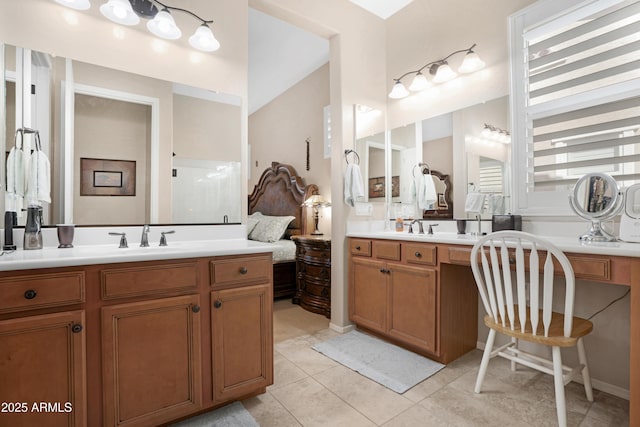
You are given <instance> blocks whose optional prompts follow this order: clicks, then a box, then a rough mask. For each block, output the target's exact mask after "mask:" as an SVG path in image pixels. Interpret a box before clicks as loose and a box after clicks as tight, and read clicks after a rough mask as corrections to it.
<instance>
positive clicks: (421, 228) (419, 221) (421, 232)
mask: <svg viewBox="0 0 640 427" xmlns="http://www.w3.org/2000/svg"><path fill="white" fill-rule="evenodd" d="M416 222H417V223H418V226H419V228H418V233H419V234H424V228H423V227H422V220H420V219H414V220H413V221H411V222H410V223H409V233H413V224H415V223H416Z"/></svg>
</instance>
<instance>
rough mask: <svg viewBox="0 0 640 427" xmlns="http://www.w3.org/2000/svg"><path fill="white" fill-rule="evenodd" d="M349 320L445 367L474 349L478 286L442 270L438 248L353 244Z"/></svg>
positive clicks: (458, 272)
mask: <svg viewBox="0 0 640 427" xmlns="http://www.w3.org/2000/svg"><path fill="white" fill-rule="evenodd" d="M348 247H349V318H350V319H351V321H352V322H354V323H355V324H356V325H358V327H360V328H363V329H366V330H368V331H370V332H373V333H375V334H377V335H380V336H382V337H384V338H386V339H388V340H390V341H393V342H395V343H397V344H399V345H401V346H404V347H407V348H409V349H411V350H413V351H416V352H418V353H420V354H423V355H425V356H427V357H430V358H432V359H434V360H437V361H439V362H442V363H449V362H451V361H452V360H455V359H456V358H458V357H460V356H461V355H463V354H464V353H466V352H468V351H470V350H472V349H474V348H475V347H476V342H477V326H476V325H477V323H476V322H477V316H478V303H477V291H476V285H475V282H474V281H473V276H472V274H471V271H470V270H469V269H468V268H458V266H455V265H449V264H447V265H445V264H441V263H440V262H439V259H438V245H435V244H430V243H416V242H408V241H396V240H377V239H359V238H349V243H348Z"/></svg>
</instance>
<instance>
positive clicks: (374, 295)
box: [349, 257, 388, 332]
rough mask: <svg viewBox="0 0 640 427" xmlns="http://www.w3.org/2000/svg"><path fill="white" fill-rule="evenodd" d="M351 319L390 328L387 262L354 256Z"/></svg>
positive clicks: (351, 278) (350, 304)
mask: <svg viewBox="0 0 640 427" xmlns="http://www.w3.org/2000/svg"><path fill="white" fill-rule="evenodd" d="M349 274H350V276H351V277H350V279H349V319H351V321H353V322H354V323H356V324H358V325H362V326H363V327H366V328H369V329H372V330H374V331H378V332H386V329H387V298H388V295H387V278H388V273H386V269H385V264H384V263H381V262H376V261H371V260H369V259H364V258H356V257H353V258H352V259H351V268H350V271H349Z"/></svg>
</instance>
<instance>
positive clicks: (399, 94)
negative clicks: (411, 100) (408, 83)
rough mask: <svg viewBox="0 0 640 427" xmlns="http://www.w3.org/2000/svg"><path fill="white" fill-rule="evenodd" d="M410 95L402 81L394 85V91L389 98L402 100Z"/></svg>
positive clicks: (392, 90)
mask: <svg viewBox="0 0 640 427" xmlns="http://www.w3.org/2000/svg"><path fill="white" fill-rule="evenodd" d="M407 95H409V91H408V90H407V88H406V87H404V85H403V84H402V82H400V80H397V81H396V84H394V85H393V89H391V92H389V98H391V99H400V98H404V97H405V96H407Z"/></svg>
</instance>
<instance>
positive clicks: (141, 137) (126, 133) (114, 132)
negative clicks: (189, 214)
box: [73, 95, 151, 224]
mask: <svg viewBox="0 0 640 427" xmlns="http://www.w3.org/2000/svg"><path fill="white" fill-rule="evenodd" d="M75 109H76V114H75V124H74V125H75V129H74V133H75V144H74V152H73V153H74V161H73V163H74V189H73V220H74V222H76V223H77V224H143V223H148V222H149V209H148V196H147V194H148V192H147V191H146V190H147V189H146V186H147V183H148V181H149V168H148V164H149V142H150V132H151V107H149V106H147V105H141V104H133V103H129V102H124V101H116V100H112V99H105V98H98V97H94V96H87V95H76V97H75ZM81 158H91V159H107V160H127V161H135V162H136V176H135V181H136V187H135V190H136V191H135V196H81V195H80V174H81V170H80V159H81Z"/></svg>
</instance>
